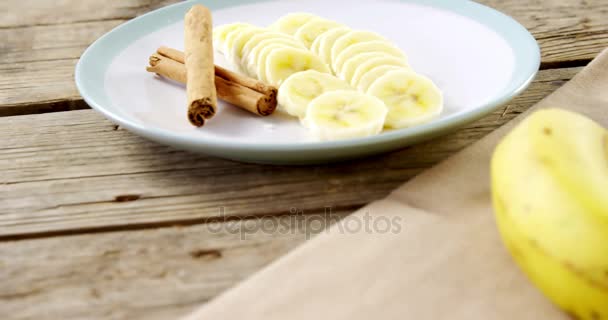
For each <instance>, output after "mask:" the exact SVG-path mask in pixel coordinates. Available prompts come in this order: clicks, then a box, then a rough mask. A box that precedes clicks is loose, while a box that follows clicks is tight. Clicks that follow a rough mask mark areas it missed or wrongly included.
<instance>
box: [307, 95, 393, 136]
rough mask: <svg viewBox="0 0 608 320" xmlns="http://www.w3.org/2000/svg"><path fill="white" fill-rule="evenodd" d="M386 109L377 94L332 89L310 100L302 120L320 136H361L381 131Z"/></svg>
mask: <svg viewBox="0 0 608 320" xmlns="http://www.w3.org/2000/svg"><path fill="white" fill-rule="evenodd" d="M387 112H388V110H387V108H386V106H385V105H384V103H383V102H382V101H381V100H380V99H378V98H376V97H373V96H370V95H366V94H363V93H360V92H356V91H344V90H340V91H331V92H326V93H324V94H322V95H320V96H319V97H317V98H316V99H314V100H312V101H311V102H310V104H309V105H308V110H307V111H306V117H305V118H304V121H303V122H304V123H305V124H306V126H307V127H308V128H309V129H310V130H311V131H312V133H313V134H314V135H315V136H317V137H318V138H319V139H321V140H339V139H349V138H361V137H368V136H372V135H376V134H378V133H380V131H382V127H383V125H384V120H385V118H386V115H387Z"/></svg>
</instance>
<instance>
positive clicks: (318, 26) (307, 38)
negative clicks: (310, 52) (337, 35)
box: [294, 18, 342, 48]
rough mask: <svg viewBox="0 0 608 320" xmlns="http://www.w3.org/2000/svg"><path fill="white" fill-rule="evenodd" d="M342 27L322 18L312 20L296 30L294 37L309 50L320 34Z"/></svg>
mask: <svg viewBox="0 0 608 320" xmlns="http://www.w3.org/2000/svg"><path fill="white" fill-rule="evenodd" d="M341 26H342V25H341V24H340V23H338V22H335V21H331V20H327V19H323V18H312V19H311V20H309V21H308V22H307V23H306V24H304V25H303V26H302V27H300V28H299V29H298V31H297V32H296V33H295V35H294V37H295V38H296V39H297V40H299V41H300V42H301V43H302V44H304V46H306V48H310V47H311V46H312V43H313V42H314V41H315V40H316V39H317V37H319V36H320V35H321V34H323V33H325V32H327V31H328V30H331V29H335V28H338V27H341Z"/></svg>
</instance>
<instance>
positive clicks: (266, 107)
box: [146, 49, 277, 116]
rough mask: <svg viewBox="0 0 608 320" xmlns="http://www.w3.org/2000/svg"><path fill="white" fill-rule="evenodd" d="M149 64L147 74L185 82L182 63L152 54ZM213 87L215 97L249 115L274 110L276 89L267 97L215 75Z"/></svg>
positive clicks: (268, 113)
mask: <svg viewBox="0 0 608 320" xmlns="http://www.w3.org/2000/svg"><path fill="white" fill-rule="evenodd" d="M172 50H173V49H172ZM175 51H177V50H175ZM177 52H179V51H177ZM180 53H181V52H180ZM182 57H183V54H182ZM149 62H150V66H149V67H147V68H146V70H148V71H149V72H153V73H156V74H159V75H161V76H163V77H166V78H169V79H171V80H174V81H177V82H180V83H184V84H185V83H186V82H187V76H186V68H185V67H184V64H183V63H180V62H178V61H176V60H173V59H171V58H170V57H167V56H161V55H160V54H153V55H152V56H150V61H149ZM253 81H255V80H253ZM215 87H216V90H217V96H218V97H219V98H220V99H222V100H224V101H226V102H228V103H230V104H233V105H235V106H237V107H240V108H242V109H244V110H247V111H249V112H251V113H255V114H257V115H260V116H268V115H271V114H272V113H273V112H274V111H275V110H276V107H277V99H276V89H275V91H274V92H275V94H274V95H267V94H264V93H261V92H258V91H255V90H253V89H251V88H249V87H246V86H243V85H242V84H240V83H238V82H234V81H229V80H226V79H224V78H221V77H219V76H217V75H216V76H215Z"/></svg>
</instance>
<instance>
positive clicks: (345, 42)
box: [331, 30, 388, 62]
mask: <svg viewBox="0 0 608 320" xmlns="http://www.w3.org/2000/svg"><path fill="white" fill-rule="evenodd" d="M375 40H378V41H387V42H388V40H387V39H386V38H384V37H383V36H381V35H379V34H377V33H375V32H370V31H360V30H355V31H351V32H349V33H347V34H344V35H343V36H341V37H340V38H338V39H337V40H336V41H335V43H334V44H333V46H332V48H331V61H332V62H333V61H336V60H337V59H338V55H340V53H342V51H344V50H345V49H346V48H348V47H350V46H352V45H354V44H357V43H361V42H368V41H375Z"/></svg>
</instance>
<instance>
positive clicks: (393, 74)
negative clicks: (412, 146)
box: [367, 70, 443, 129]
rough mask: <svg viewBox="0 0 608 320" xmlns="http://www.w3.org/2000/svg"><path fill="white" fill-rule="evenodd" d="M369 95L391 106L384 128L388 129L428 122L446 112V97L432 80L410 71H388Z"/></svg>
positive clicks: (377, 81) (371, 88)
mask: <svg viewBox="0 0 608 320" xmlns="http://www.w3.org/2000/svg"><path fill="white" fill-rule="evenodd" d="M367 93H368V94H370V95H373V96H376V97H378V98H379V99H380V100H382V101H384V103H385V104H386V106H387V107H388V110H389V111H388V115H387V116H386V123H385V126H386V127H389V128H394V129H398V128H405V127H410V126H413V125H417V124H421V123H424V122H428V121H429V120H431V119H433V118H435V117H437V116H438V115H439V114H440V113H441V111H442V110H443V95H442V93H441V91H439V89H438V88H437V86H436V85H435V84H434V83H433V81H431V80H430V79H428V78H426V77H424V76H422V75H419V74H416V73H414V72H412V71H409V70H396V71H390V72H388V73H387V74H385V75H384V76H382V78H380V79H378V80H376V81H375V82H374V84H372V86H371V87H370V88H369V90H368V91H367Z"/></svg>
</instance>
